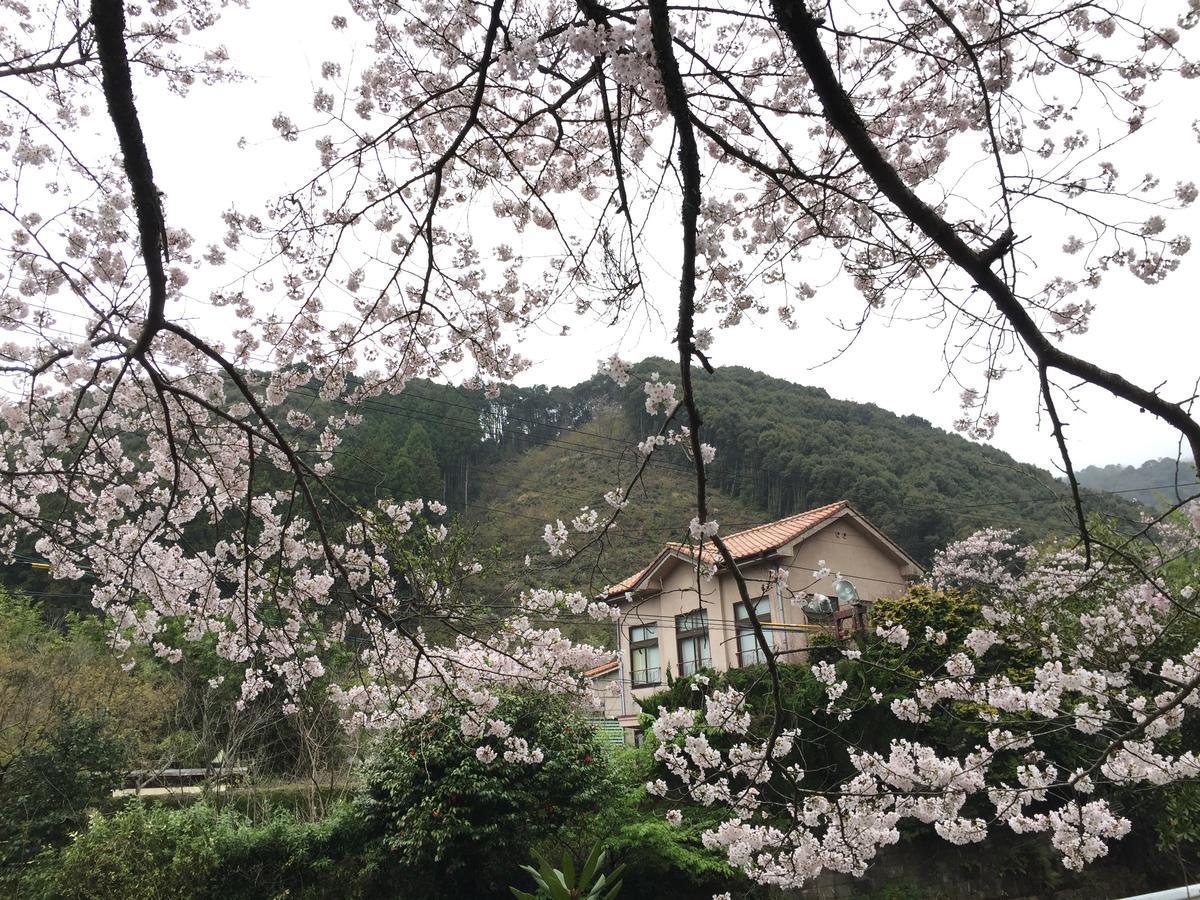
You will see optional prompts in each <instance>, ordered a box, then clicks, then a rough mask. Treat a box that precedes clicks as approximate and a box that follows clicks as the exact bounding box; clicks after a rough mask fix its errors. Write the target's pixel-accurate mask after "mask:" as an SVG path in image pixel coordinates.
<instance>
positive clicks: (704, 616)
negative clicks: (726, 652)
mask: <svg viewBox="0 0 1200 900" xmlns="http://www.w3.org/2000/svg"><path fill="white" fill-rule="evenodd" d="M675 636H676V638H677V639H678V640H679V674H680V676H681V677H687V676H688V675H694V674H696V673H697V672H699V671H700V670H701V669H707V668H710V667H711V666H712V657H711V656H710V655H709V652H708V612H707V611H705V610H703V609H697V610H696V611H694V612H690V613H684V614H683V615H682V616H676V617H675Z"/></svg>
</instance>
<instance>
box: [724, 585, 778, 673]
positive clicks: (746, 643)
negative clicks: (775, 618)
mask: <svg viewBox="0 0 1200 900" xmlns="http://www.w3.org/2000/svg"><path fill="white" fill-rule="evenodd" d="M733 615H734V619H735V623H736V625H737V649H738V665H739V666H752V665H754V664H755V663H761V662H766V661H767V657H766V656H765V655H764V654H763V651H762V647H760V646H759V645H758V638H757V637H756V636H755V634H754V626H753V625H751V624H750V612H749V610H748V609H746V604H745V603H738V604H737V605H736V606H734V608H733ZM754 615H755V616H756V617H757V618H758V621H759V622H761V623H762V624H763V625H766V624H767V623H768V622H770V621H771V601H770V600H769V599H768V598H766V597H759V598H758V599H757V600H755V601H754ZM763 631H764V633H765V634H768V635H769V634H770V633H771V632H770V631H769V630H768V629H766V628H764V629H763Z"/></svg>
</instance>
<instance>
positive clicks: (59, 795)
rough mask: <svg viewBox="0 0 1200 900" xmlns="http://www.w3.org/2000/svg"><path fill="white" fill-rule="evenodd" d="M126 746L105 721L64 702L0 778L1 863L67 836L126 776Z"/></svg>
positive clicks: (6, 864)
mask: <svg viewBox="0 0 1200 900" xmlns="http://www.w3.org/2000/svg"><path fill="white" fill-rule="evenodd" d="M124 759H125V754H124V748H123V746H122V744H121V742H120V741H119V740H117V739H116V738H115V737H114V736H113V735H112V734H111V733H110V732H109V731H108V730H107V729H106V727H105V723H104V722H102V721H100V720H98V719H95V718H92V717H91V716H88V715H84V714H81V713H78V712H76V711H75V710H72V709H69V708H65V707H60V708H59V709H58V710H57V711H56V713H55V718H54V719H53V720H52V721H51V722H50V723H48V724H47V726H46V728H45V730H44V731H43V732H42V734H41V735H40V736H39V740H38V741H37V742H36V743H35V744H33V745H32V746H29V747H27V748H24V750H23V751H22V752H21V753H20V754H18V755H17V756H16V757H15V758H14V759H13V761H12V762H11V763H10V764H9V765H8V766H7V768H5V769H4V771H3V779H2V780H0V867H3V869H5V870H7V869H10V868H11V867H13V866H16V865H19V864H21V863H23V862H25V861H26V860H28V859H30V858H31V857H33V856H34V855H36V854H37V853H38V852H39V851H41V850H42V849H43V848H45V847H48V846H52V845H57V844H61V843H63V842H65V841H66V840H67V838H68V836H69V835H70V834H71V832H74V831H79V830H80V829H82V828H83V826H84V825H85V824H86V822H87V814H88V809H89V808H91V807H94V806H97V805H99V804H101V803H103V802H105V801H106V800H107V799H108V798H109V797H110V796H111V794H112V791H113V788H115V787H117V786H118V785H119V784H120V782H121V775H120V767H121V766H122V764H123V763H124Z"/></svg>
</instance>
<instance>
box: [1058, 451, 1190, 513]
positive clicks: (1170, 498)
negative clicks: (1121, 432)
mask: <svg viewBox="0 0 1200 900" xmlns="http://www.w3.org/2000/svg"><path fill="white" fill-rule="evenodd" d="M1076 474H1077V475H1078V477H1079V483H1080V484H1082V485H1084V486H1086V487H1088V488H1091V489H1092V490H1094V491H1113V492H1118V493H1120V494H1122V495H1123V496H1124V497H1126V499H1129V500H1136V501H1137V502H1138V503H1142V504H1144V505H1146V506H1148V507H1150V508H1151V509H1166V508H1167V507H1168V506H1172V505H1174V504H1175V503H1178V502H1179V501H1180V500H1181V499H1187V498H1188V497H1189V496H1191V495H1192V494H1195V493H1196V491H1197V488H1198V487H1200V485H1197V484H1196V466H1195V465H1194V464H1193V463H1191V462H1190V461H1188V460H1180V461H1176V460H1175V459H1174V458H1173V457H1168V456H1164V457H1162V458H1161V459H1150V460H1147V461H1146V462H1144V463H1142V464H1141V465H1140V466H1120V465H1110V466H1088V467H1087V468H1085V469H1080V470H1079V472H1078V473H1076ZM1176 488H1178V490H1176Z"/></svg>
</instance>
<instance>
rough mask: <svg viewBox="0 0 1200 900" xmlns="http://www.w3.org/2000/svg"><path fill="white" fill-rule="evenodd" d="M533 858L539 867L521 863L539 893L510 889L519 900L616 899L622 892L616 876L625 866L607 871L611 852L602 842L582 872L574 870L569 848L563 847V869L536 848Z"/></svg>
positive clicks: (589, 855)
mask: <svg viewBox="0 0 1200 900" xmlns="http://www.w3.org/2000/svg"><path fill="white" fill-rule="evenodd" d="M533 858H534V859H535V860H536V861H537V863H538V866H537V868H536V869H535V868H534V867H533V866H521V868H522V869H524V870H525V871H526V872H528V873H529V874H530V875H532V876H533V880H534V883H535V884H536V885H537V893H536V894H531V893H529V892H528V891H521V890H518V889H517V888H515V887H514V888H511V889H510V890H511V891H512V893H513V896H514V897H516V898H517V900H613V898H614V897H616V896H617V895H618V894H619V893H621V882H620V881H618V880H617V876H618V875H620V874H621V872H622V870H624V868H625V867H624V866H617V867H616V868H615V869H613V870H612V871H611V872H607V873H606V872H604V871H603V869H604V864H605V862H606V860H607V858H608V854H607V853H606V852H605V850H604V848H603V847H602V846H601V845H600V844H596V845H595V846H594V847H592V852H591V853H589V854H588V857H587V859H586V860H585V861H584V863H583V866H582V867H581V868H580V869H579V872H578V873H576V871H575V862H574V860H572V859H571V854H570V852H569V851H566V850H564V851H563V856H562V868H561V869H556V868H554V866H552V865H551V864H550V862H549V861H548V860H547V859H546V857H544V856H542V854H540V853H538V852H537V851H536V850H534V851H533Z"/></svg>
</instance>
